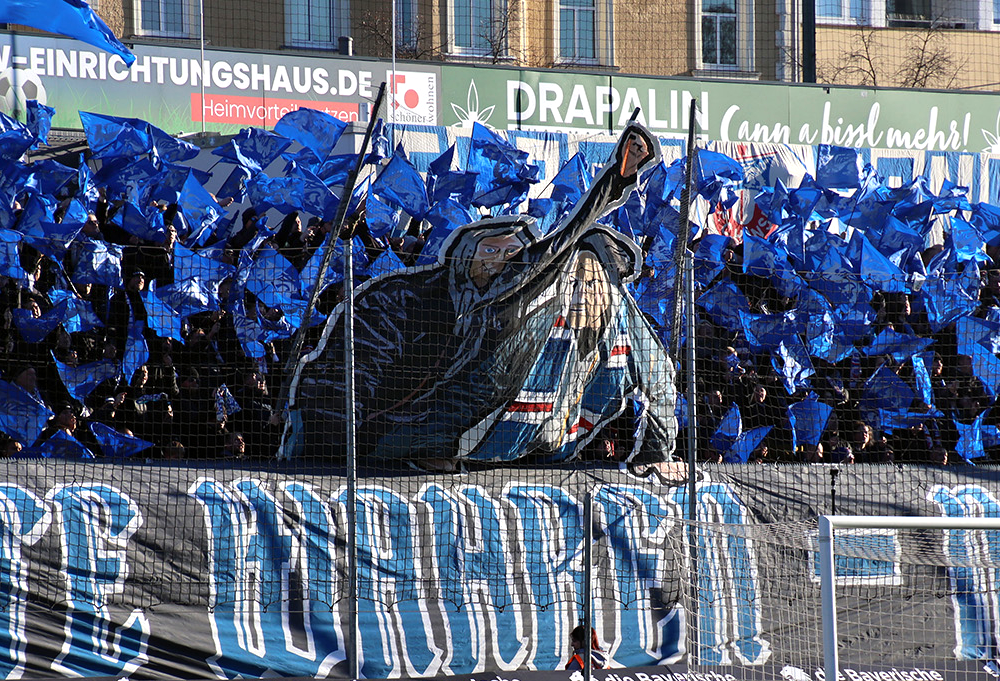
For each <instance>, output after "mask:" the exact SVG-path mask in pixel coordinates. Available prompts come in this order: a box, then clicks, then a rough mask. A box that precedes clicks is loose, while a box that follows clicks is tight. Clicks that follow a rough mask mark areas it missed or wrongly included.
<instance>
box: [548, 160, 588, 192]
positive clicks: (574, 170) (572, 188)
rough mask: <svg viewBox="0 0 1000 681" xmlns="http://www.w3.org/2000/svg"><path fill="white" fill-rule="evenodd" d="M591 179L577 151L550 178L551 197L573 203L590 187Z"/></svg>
mask: <svg viewBox="0 0 1000 681" xmlns="http://www.w3.org/2000/svg"><path fill="white" fill-rule="evenodd" d="M592 180H593V178H592V177H591V175H590V171H589V170H588V169H587V162H586V161H585V160H584V158H583V154H581V153H580V152H577V153H576V154H575V155H574V156H573V158H571V159H570V160H568V161H566V165H564V166H563V167H562V168H560V169H559V172H558V173H556V176H555V177H553V178H552V194H551V198H552V200H553V201H555V202H557V203H569V204H575V203H576V202H577V201H579V200H580V197H581V196H583V194H584V192H586V191H587V190H588V189H590V183H591V181H592Z"/></svg>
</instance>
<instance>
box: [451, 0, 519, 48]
mask: <svg viewBox="0 0 1000 681" xmlns="http://www.w3.org/2000/svg"><path fill="white" fill-rule="evenodd" d="M449 9H450V12H451V28H452V31H451V41H450V42H451V44H450V46H449V47H450V48H451V51H452V52H454V53H456V54H473V55H484V56H486V55H495V54H496V53H497V51H498V48H500V47H502V46H501V45H498V44H497V43H498V40H497V38H498V37H499V28H500V25H499V24H500V23H501V22H498V21H497V20H498V19H499V12H498V11H497V10H498V7H496V6H495V5H494V3H493V0H455V1H454V2H452V3H450V4H449ZM499 51H500V52H504V51H505V50H504V49H500V50H499Z"/></svg>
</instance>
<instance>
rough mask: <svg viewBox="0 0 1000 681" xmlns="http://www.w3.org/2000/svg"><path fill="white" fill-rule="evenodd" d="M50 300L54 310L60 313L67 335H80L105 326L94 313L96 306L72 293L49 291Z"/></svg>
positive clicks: (62, 290) (56, 290)
mask: <svg viewBox="0 0 1000 681" xmlns="http://www.w3.org/2000/svg"><path fill="white" fill-rule="evenodd" d="M49 299H50V300H51V301H52V303H53V304H54V305H55V307H54V308H53V310H56V311H58V314H59V318H60V319H61V320H62V325H63V329H65V330H66V333H80V332H85V331H90V330H91V329H98V328H101V327H102V326H104V322H102V321H101V318H100V317H98V316H97V313H96V312H94V306H93V305H91V303H90V301H89V300H84V299H83V298H81V297H80V296H78V295H76V294H75V293H73V292H72V291H67V290H65V289H58V288H52V289H49Z"/></svg>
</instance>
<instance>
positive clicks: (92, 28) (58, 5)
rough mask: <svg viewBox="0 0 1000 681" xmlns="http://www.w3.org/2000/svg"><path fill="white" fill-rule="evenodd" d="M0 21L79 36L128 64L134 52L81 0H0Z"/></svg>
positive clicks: (132, 58)
mask: <svg viewBox="0 0 1000 681" xmlns="http://www.w3.org/2000/svg"><path fill="white" fill-rule="evenodd" d="M0 23H5V24H23V25H25V26H31V27H33V28H38V29H41V30H43V31H48V32H49V33H58V34H59V35H64V36H66V37H67V38H76V39H77V40H82V41H83V42H85V43H87V44H88V45H93V46H94V47H98V48H100V49H102V50H104V51H106V52H111V53H112V54H117V55H118V56H119V57H121V58H122V60H123V61H124V62H125V65H126V66H131V65H132V63H133V62H134V61H135V55H134V54H132V52H131V50H129V49H128V48H127V47H125V45H124V44H122V42H121V41H120V40H118V38H116V37H115V34H114V33H112V32H111V29H110V28H108V25H107V24H105V23H104V22H103V21H102V20H101V18H100V17H99V16H97V15H96V14H95V13H94V11H93V10H92V9H90V6H89V5H88V4H87V3H86V2H84V0H5V1H4V2H3V3H2V4H0Z"/></svg>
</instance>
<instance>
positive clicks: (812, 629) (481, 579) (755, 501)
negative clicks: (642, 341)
mask: <svg viewBox="0 0 1000 681" xmlns="http://www.w3.org/2000/svg"><path fill="white" fill-rule="evenodd" d="M3 465H4V469H5V470H4V472H5V475H4V476H3V477H4V481H5V482H4V483H3V484H2V485H0V500H2V504H0V508H2V511H0V513H2V515H0V518H2V522H3V541H2V543H0V561H2V570H0V575H2V579H3V584H2V595H3V606H4V607H3V608H2V609H0V618H2V619H3V622H2V625H0V631H2V634H0V648H2V653H0V658H2V659H0V673H2V675H3V676H4V677H5V678H45V677H52V676H84V677H96V676H105V677H123V676H128V677H130V678H208V677H213V678H224V679H234V678H240V677H242V678H258V677H262V676H283V677H311V678H314V677H340V678H343V677H345V676H346V675H347V674H348V666H347V662H346V660H345V656H346V654H347V650H348V649H349V648H348V644H347V641H348V640H349V638H350V636H351V627H350V621H351V620H350V613H351V610H352V603H354V602H356V603H357V629H358V636H359V649H360V655H361V657H360V667H361V671H362V676H364V677H366V678H387V677H417V676H446V675H448V676H462V677H464V678H473V677H474V678H476V679H480V680H481V679H493V678H504V679H508V678H510V679H512V678H520V676H521V675H522V674H523V675H526V676H524V678H531V675H532V674H537V675H538V676H539V677H540V678H548V677H551V678H553V679H555V678H559V679H567V680H569V679H573V680H575V679H578V678H580V677H579V674H576V675H575V676H574V675H571V673H570V672H564V671H557V670H562V669H563V668H564V665H565V662H566V660H567V659H568V658H569V655H570V654H571V650H570V648H569V633H570V631H571V630H572V629H573V628H574V627H575V626H576V625H577V624H578V623H579V622H580V621H581V619H582V604H583V602H584V591H585V590H586V589H587V588H588V585H587V584H586V583H585V580H584V576H585V574H586V572H585V570H584V556H585V555H586V553H585V551H584V521H583V508H584V506H583V501H584V498H585V496H586V495H587V494H588V493H592V498H593V509H594V510H593V518H594V522H593V527H594V533H593V537H594V542H593V544H592V552H591V553H592V559H591V564H592V565H593V584H592V586H591V587H589V588H590V589H591V594H592V596H593V599H594V602H593V607H594V618H593V622H594V627H595V630H596V631H597V635H598V638H599V640H600V641H601V642H602V645H603V647H604V649H605V652H606V654H607V655H608V657H609V658H610V659H612V660H613V661H614V669H611V670H606V671H604V672H602V675H601V676H599V677H597V678H599V679H601V680H602V681H626V680H630V681H684V680H687V681H733V680H735V679H739V678H774V679H777V678H783V679H786V680H787V681H805V679H808V678H815V679H816V680H817V681H822V672H821V671H819V672H817V671H816V670H817V669H821V667H822V646H821V645H820V644H819V641H820V638H819V637H820V634H819V632H820V606H819V598H818V593H819V581H818V572H817V570H818V568H817V562H816V537H815V525H814V524H808V523H803V524H801V525H797V524H788V521H801V520H805V519H809V518H814V517H815V515H816V514H817V513H820V512H828V511H830V510H831V505H832V504H834V503H835V504H836V506H837V510H838V512H840V513H843V514H880V513H881V514H893V515H899V514H905V515H950V516H956V517H961V516H964V515H983V514H985V515H993V516H1000V502H998V499H1000V472H997V471H988V470H979V469H977V470H976V471H975V472H976V475H975V476H974V477H971V476H969V475H966V474H965V473H963V472H962V471H961V470H960V469H951V470H949V469H916V468H914V469H909V470H906V471H900V470H897V469H895V468H891V467H882V468H877V467H875V468H872V467H862V466H856V467H847V468H845V469H844V470H842V471H840V474H839V476H834V478H835V480H834V483H835V484H834V485H833V488H834V490H833V491H835V493H836V499H835V500H834V499H833V498H832V494H831V475H830V469H829V468H828V467H820V466H814V467H809V466H793V465H789V466H787V467H777V468H776V467H766V468H765V467H760V466H716V467H710V468H708V469H706V470H703V471H702V472H701V475H700V479H699V481H698V484H697V496H696V500H695V507H696V510H697V513H698V516H699V519H700V520H703V521H707V522H708V523H719V524H721V523H725V524H728V525H729V526H731V527H732V526H735V527H737V528H743V529H744V530H746V532H743V533H740V532H723V529H722V525H715V524H705V525H701V526H699V527H698V528H696V530H694V535H692V534H691V532H688V531H687V530H686V529H685V528H684V527H683V526H681V525H680V524H679V523H678V520H679V518H680V517H681V516H682V515H683V514H684V513H685V512H686V509H687V508H688V498H687V494H688V492H687V490H688V487H687V485H686V484H678V485H671V484H667V483H664V482H652V481H648V480H642V479H639V478H636V477H634V476H632V475H630V474H628V473H626V472H624V471H618V470H613V469H578V470H575V471H574V470H561V471H558V472H554V471H553V470H552V469H548V470H530V469H520V470H516V471H515V470H510V471H507V472H506V473H504V474H498V473H497V471H492V472H481V473H468V474H463V475H446V476H430V475H413V476H399V477H392V478H373V479H363V480H361V481H360V482H359V485H358V488H357V504H356V506H355V509H356V517H355V525H354V527H355V529H356V533H355V534H356V542H357V543H356V546H357V556H358V563H357V565H358V570H357V583H358V593H357V596H358V598H357V601H354V600H353V599H351V598H349V597H348V595H349V581H348V573H347V559H346V553H347V549H346V540H347V538H348V536H349V535H348V525H347V519H348V514H347V499H348V497H347V494H348V491H347V486H346V480H345V479H344V478H341V477H338V476H336V475H328V474H326V475H324V474H311V473H309V472H307V471H303V470H281V469H278V468H271V469H268V470H254V471H250V470H237V469H232V470H225V469H199V468H194V467H190V468H186V467H156V466H151V465H147V466H142V465H137V466H130V467H122V466H104V465H101V464H95V463H82V464H74V463H71V462H61V461H46V462H29V461H25V462H4V464H3ZM965 470H969V469H965ZM775 523H779V524H780V523H785V525H783V526H784V527H786V528H792V529H786V531H785V534H786V536H785V537H783V538H782V539H781V541H778V542H768V541H765V540H764V536H763V534H762V535H760V536H757V535H754V534H753V531H757V530H760V531H761V532H765V531H766V528H768V527H775V526H776V525H774V524H775ZM794 528H800V529H794ZM993 534H996V533H993ZM690 536H697V538H698V539H697V542H696V544H695V546H696V549H697V550H695V551H691V550H690V549H689V548H688V545H687V544H686V543H685V537H690ZM755 537H756V538H755ZM880 537H881V539H882V540H883V541H885V542H887V543H888V544H889V545H892V544H893V542H894V541H895V540H894V539H893V537H892V536H887V535H884V534H883V535H880ZM949 537H952V538H954V537H953V536H952V535H949V534H948V533H947V532H943V531H936V532H935V533H928V534H926V535H924V536H923V539H922V543H923V544H924V545H925V548H926V547H930V548H931V549H933V550H932V551H931V553H934V551H938V556H939V557H938V560H937V562H938V564H939V567H937V568H934V569H931V568H926V569H923V571H922V572H920V571H918V572H915V573H914V572H910V573H907V574H908V576H907V578H906V579H896V580H892V579H890V580H888V581H884V582H883V588H882V590H881V592H880V594H881V596H880V598H881V599H882V601H883V602H884V603H887V604H889V605H888V606H883V609H882V611H881V614H874V610H873V611H872V613H870V614H869V615H867V617H866V620H865V623H864V624H863V625H860V631H859V628H855V626H854V625H851V624H850V623H849V622H844V623H843V624H842V629H841V636H842V637H843V638H844V640H846V641H852V642H853V653H852V657H851V658H850V660H851V662H850V665H851V666H848V665H846V664H845V674H847V677H846V678H849V679H851V681H888V680H889V679H891V680H892V681H918V680H924V681H942V680H943V679H948V678H958V676H957V675H958V671H959V670H966V671H968V672H969V674H970V675H971V677H975V676H977V674H978V675H979V676H981V677H982V678H984V679H985V678H988V677H987V675H986V673H985V672H982V670H983V668H984V665H985V666H986V667H987V668H990V667H991V666H994V665H995V663H996V651H997V631H998V619H997V612H996V605H995V604H996V597H995V596H996V593H995V590H996V582H995V575H994V574H993V573H994V570H987V569H974V568H972V567H970V565H972V564H973V563H972V562H971V561H972V558H973V556H972V555H971V554H966V553H963V552H962V550H960V548H957V547H960V546H961V542H958V543H954V542H952V543H948V542H949V541H950V539H949ZM993 539H994V538H992V537H991V539H990V543H991V545H990V546H987V547H985V548H983V547H980V549H976V550H985V552H986V554H988V555H996V552H997V549H998V547H997V546H993V545H992V542H993ZM904 549H905V547H904ZM969 550H970V551H971V550H973V549H972V548H970V549H969ZM904 552H905V551H904ZM887 555H888V556H889V557H888V558H886V557H885V556H883V557H881V558H863V557H862V558H857V557H856V558H853V559H850V560H845V561H843V562H842V563H838V565H839V568H838V570H842V571H843V574H841V572H840V571H838V578H840V577H841V576H843V577H845V581H844V582H843V583H845V584H849V583H853V584H862V585H863V580H864V579H865V578H870V577H872V576H877V575H885V576H889V577H892V576H893V575H898V574H899V565H898V564H897V563H898V557H899V555H902V553H901V551H900V550H899V549H898V547H897V549H892V550H890V551H889V552H888V554H887ZM894 556H895V557H894ZM946 556H947V557H948V559H949V560H944V557H946ZM949 561H950V562H949ZM692 574H694V575H696V577H695V578H692ZM913 574H915V575H916V577H912V576H911V575H913ZM778 575H780V577H778ZM852 580H853V581H852ZM859 580H860V581H859ZM963 580H964V582H968V583H973V582H976V580H979V581H981V582H983V584H982V585H980V586H979V587H978V593H980V594H981V595H982V596H983V597H981V598H978V599H976V598H971V597H970V598H967V599H964V600H963V599H960V598H955V597H954V593H955V592H956V589H957V587H956V586H955V584H956V583H958V582H961V581H963ZM908 582H909V583H908ZM694 583H696V584H697V588H696V589H691V588H690V586H691V585H692V584H694ZM872 584H874V582H872ZM885 584H888V586H887V587H886V586H884V585H885ZM990 584H992V587H991V586H990ZM949 585H950V586H949ZM983 585H985V586H983ZM872 588H874V587H872ZM990 589H992V592H991V591H990ZM969 591H970V593H976V592H977V591H976V589H970V590H969ZM864 593H866V592H865V590H864V589H862V590H861V591H857V592H848V591H845V592H844V594H843V595H842V597H841V601H839V604H840V605H841V606H842V607H843V608H844V611H845V612H849V611H851V610H852V609H854V610H857V609H858V607H859V603H860V601H859V600H856V599H860V598H862V595H863V594H864ZM949 593H951V594H952V597H949V595H948V594H949ZM692 594H695V595H692ZM867 607H872V606H871V604H869V606H867ZM695 629H696V630H697V631H698V634H697V635H696V636H692V635H691V634H690V633H689V632H690V631H692V630H695ZM865 641H867V643H868V644H870V645H860V644H859V642H865ZM903 641H905V642H907V643H906V645H907V646H913V650H914V651H915V652H914V654H913V658H912V659H911V660H910V661H909V662H908V663H907V665H908V666H906V667H905V668H900V667H894V668H893V669H892V670H891V671H883V672H878V671H863V670H864V669H866V668H869V669H871V668H872V665H877V660H878V658H877V655H878V653H879V652H880V651H884V650H885V649H886V648H887V647H892V646H901V645H902V643H901V642H903ZM866 665H867V667H866ZM994 668H995V667H994ZM545 672H547V673H545ZM963 678H970V676H969V675H964V674H963Z"/></svg>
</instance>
